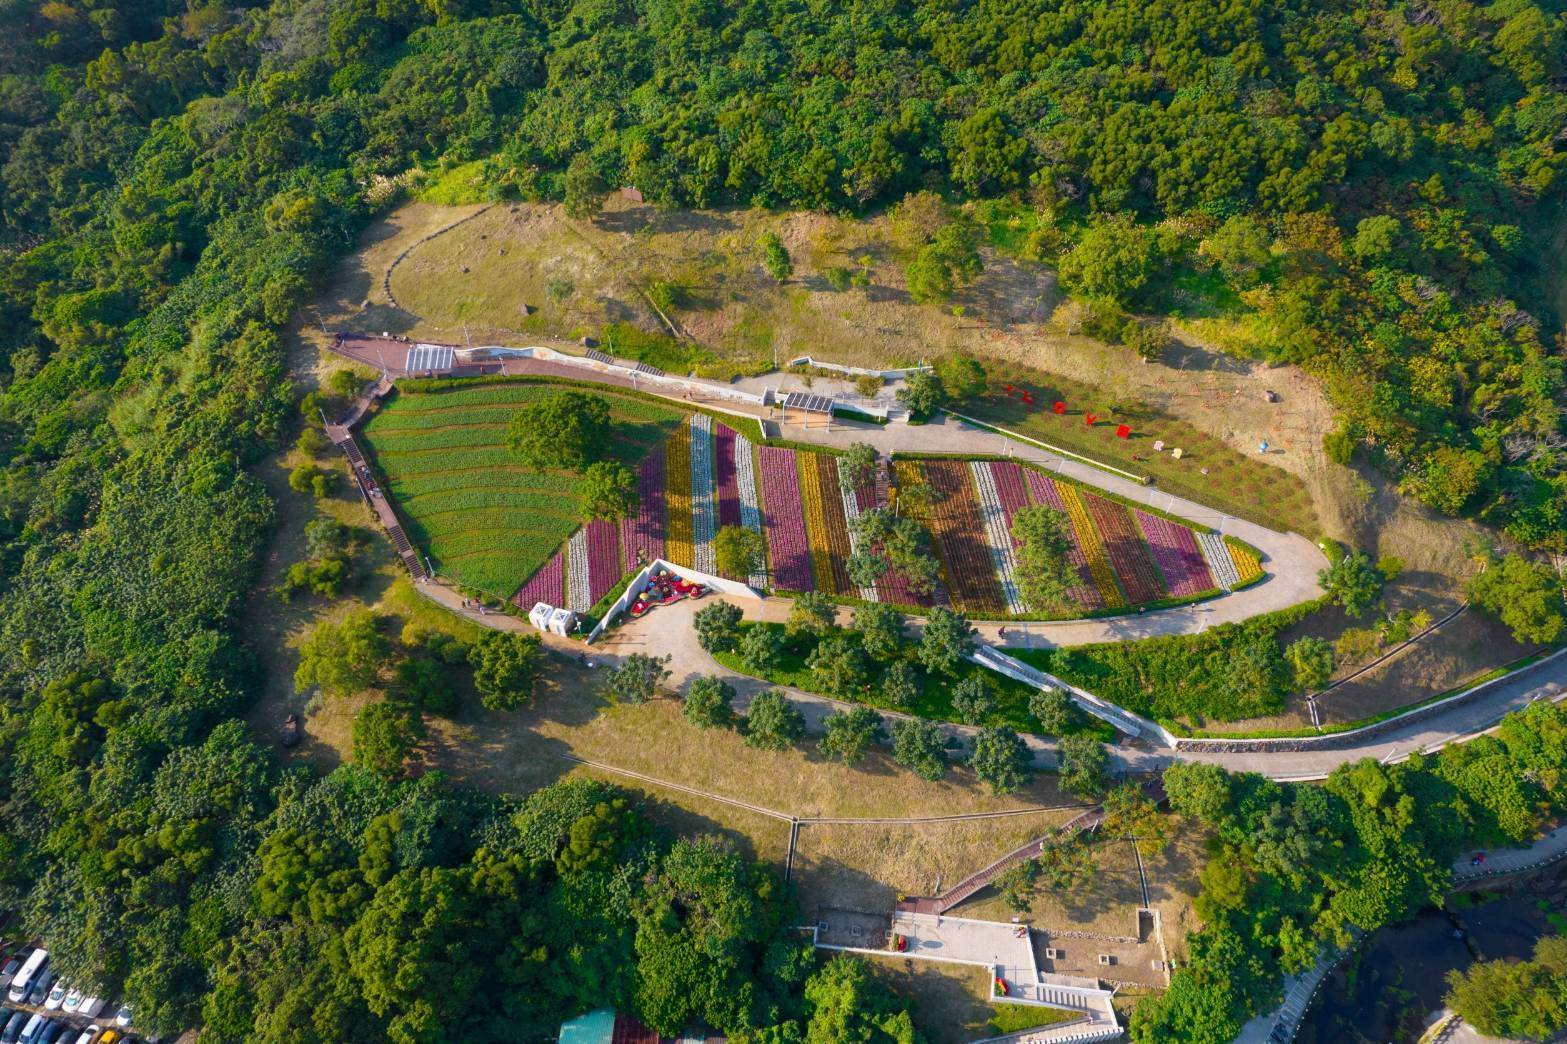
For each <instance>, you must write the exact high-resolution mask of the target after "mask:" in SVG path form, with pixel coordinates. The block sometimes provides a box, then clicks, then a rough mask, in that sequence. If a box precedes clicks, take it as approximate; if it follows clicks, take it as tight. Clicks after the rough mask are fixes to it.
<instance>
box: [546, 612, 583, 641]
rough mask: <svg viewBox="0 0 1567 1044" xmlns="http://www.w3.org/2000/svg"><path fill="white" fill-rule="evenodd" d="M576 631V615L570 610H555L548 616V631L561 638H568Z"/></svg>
mask: <svg viewBox="0 0 1567 1044" xmlns="http://www.w3.org/2000/svg"><path fill="white" fill-rule="evenodd" d="M576 629H577V614H576V613H574V612H572V611H571V610H570V609H557V610H555V611H554V612H553V613H551V614H550V630H551V631H553V632H554V633H556V634H558V635H560V636H561V637H562V638H570V637H571V632H572V631H574V630H576Z"/></svg>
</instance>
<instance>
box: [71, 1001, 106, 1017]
mask: <svg viewBox="0 0 1567 1044" xmlns="http://www.w3.org/2000/svg"><path fill="white" fill-rule="evenodd" d="M106 1004H108V1002H107V1001H105V1000H104V999H103V998H102V997H83V998H82V1003H81V1005H80V1006H79V1007H78V1008H77V1009H76V1014H78V1015H80V1016H81V1017H82V1018H84V1019H91V1018H94V1017H96V1016H97V1014H98V1013H99V1012H100V1011H102V1010H103V1009H104V1006H105V1005H106Z"/></svg>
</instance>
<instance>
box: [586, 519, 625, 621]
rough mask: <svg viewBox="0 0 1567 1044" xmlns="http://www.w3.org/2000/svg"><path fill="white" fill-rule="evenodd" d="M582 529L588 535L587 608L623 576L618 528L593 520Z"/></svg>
mask: <svg viewBox="0 0 1567 1044" xmlns="http://www.w3.org/2000/svg"><path fill="white" fill-rule="evenodd" d="M583 529H584V530H585V531H586V532H587V534H588V608H590V609H591V608H593V606H595V605H597V604H598V601H599V599H600V598H603V597H604V596H605V595H607V594H609V592H610V591H611V590H612V589H613V588H614V586H615V584H616V583H617V582H618V581H619V580H620V578H621V576H622V575H623V573H622V570H621V569H620V527H619V526H618V525H616V524H615V523H614V522H605V521H603V520H602V519H594V520H593V521H592V522H589V523H588V524H587V525H586V526H584V527H583Z"/></svg>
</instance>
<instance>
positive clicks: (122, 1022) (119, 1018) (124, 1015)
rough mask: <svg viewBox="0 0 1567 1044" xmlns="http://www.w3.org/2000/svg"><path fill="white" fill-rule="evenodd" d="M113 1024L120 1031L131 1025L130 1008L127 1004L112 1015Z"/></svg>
mask: <svg viewBox="0 0 1567 1044" xmlns="http://www.w3.org/2000/svg"><path fill="white" fill-rule="evenodd" d="M114 1024H115V1025H116V1026H118V1027H120V1029H124V1028H125V1027H126V1026H129V1025H130V1024H131V1006H130V1005H129V1004H127V1005H125V1006H124V1007H123V1008H121V1009H120V1010H119V1011H117V1012H115V1013H114Z"/></svg>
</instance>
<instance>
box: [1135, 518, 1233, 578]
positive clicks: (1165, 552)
mask: <svg viewBox="0 0 1567 1044" xmlns="http://www.w3.org/2000/svg"><path fill="white" fill-rule="evenodd" d="M1133 514H1134V516H1135V517H1136V519H1137V524H1138V525H1139V526H1141V527H1142V531H1143V536H1144V537H1145V538H1146V539H1147V540H1148V549H1149V550H1150V551H1152V552H1153V559H1154V562H1155V563H1156V564H1157V565H1158V566H1159V571H1160V572H1161V573H1163V574H1164V580H1165V584H1166V585H1167V586H1168V587H1169V589H1170V594H1172V595H1174V596H1175V597H1176V598H1191V597H1193V596H1195V595H1199V594H1203V593H1205V592H1208V591H1212V590H1213V589H1214V588H1215V587H1217V586H1218V585H1217V584H1215V583H1214V582H1213V575H1212V574H1211V573H1209V572H1208V563H1207V562H1206V561H1205V560H1204V559H1203V557H1202V549H1201V548H1199V547H1198V546H1197V537H1196V535H1195V534H1194V533H1193V532H1192V531H1191V530H1190V529H1189V528H1188V527H1186V526H1183V525H1180V524H1178V523H1175V522H1171V521H1170V520H1169V519H1167V518H1160V517H1159V516H1158V515H1150V514H1149V513H1148V512H1146V511H1136V512H1133Z"/></svg>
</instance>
